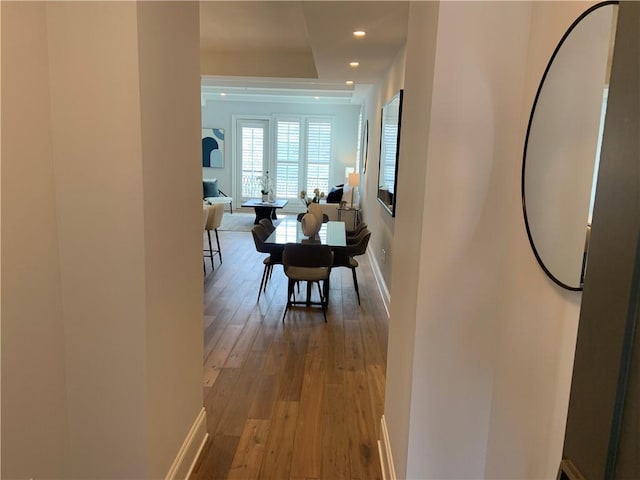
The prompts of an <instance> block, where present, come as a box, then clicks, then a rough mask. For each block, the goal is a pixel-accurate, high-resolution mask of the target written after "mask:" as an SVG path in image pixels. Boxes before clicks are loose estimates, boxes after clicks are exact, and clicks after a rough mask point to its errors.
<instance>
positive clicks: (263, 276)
mask: <svg viewBox="0 0 640 480" xmlns="http://www.w3.org/2000/svg"><path fill="white" fill-rule="evenodd" d="M268 268H269V265H265V266H264V270H263V271H262V280H260V288H259V289H258V300H257V301H258V302H259V301H260V294H261V293H262V287H263V285H265V284H266V278H267V269H268Z"/></svg>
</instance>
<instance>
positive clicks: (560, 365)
mask: <svg viewBox="0 0 640 480" xmlns="http://www.w3.org/2000/svg"><path fill="white" fill-rule="evenodd" d="M593 3H594V2H533V5H532V11H531V29H530V38H529V47H528V52H527V59H528V61H527V76H526V78H525V88H524V96H523V99H524V102H523V112H522V114H523V116H528V115H529V112H530V108H531V106H532V104H533V99H534V96H535V92H536V89H537V87H538V83H539V81H540V78H541V77H542V73H543V71H544V68H545V67H546V64H547V62H548V60H549V58H550V56H551V53H552V52H553V49H554V48H555V47H556V45H557V43H558V41H559V40H560V38H561V37H562V35H563V34H564V32H565V31H566V29H567V28H568V27H569V26H570V25H571V23H573V21H574V20H575V19H576V18H577V17H578V16H579V15H580V14H581V13H582V12H583V11H585V10H586V9H587V8H588V7H589V6H591V5H592V4H593ZM526 121H527V119H526V118H523V119H522V120H521V124H523V125H526ZM521 141H522V140H521ZM519 168H520V166H519V165H516V166H515V169H516V170H515V171H514V172H512V178H513V179H514V180H512V183H513V182H514V181H517V182H519V181H520V178H519V176H520V171H519ZM519 199H520V189H519V186H518V187H516V188H514V189H513V191H512V192H510V195H509V197H508V199H507V203H508V204H509V205H510V207H509V208H508V209H507V211H506V222H507V225H508V230H507V232H506V236H507V249H506V252H505V257H506V260H507V263H506V265H507V269H506V276H505V279H504V286H503V288H502V290H503V292H504V301H503V307H502V308H503V311H502V313H501V315H500V320H499V322H498V328H499V331H500V337H499V343H498V346H497V349H496V369H495V373H494V382H493V387H492V390H493V405H492V413H491V423H490V427H489V443H488V449H487V466H486V476H487V477H488V478H504V477H513V476H515V475H518V476H520V477H522V478H555V476H556V473H557V469H558V466H559V462H560V457H561V454H562V444H563V438H564V429H565V423H566V415H567V408H568V402H569V390H570V386H571V373H572V367H573V356H574V352H575V342H576V334H577V326H578V316H579V311H580V300H581V296H582V295H581V293H579V292H570V291H567V290H563V289H561V288H559V287H558V286H556V285H555V284H554V283H553V282H552V281H551V280H550V279H549V278H548V277H547V276H546V275H545V274H544V272H543V271H542V269H541V268H540V267H539V265H538V264H537V262H536V261H535V258H534V256H533V253H532V251H531V247H530V246H529V243H528V240H527V236H526V232H525V229H524V226H523V220H522V209H521V207H520V203H519Z"/></svg>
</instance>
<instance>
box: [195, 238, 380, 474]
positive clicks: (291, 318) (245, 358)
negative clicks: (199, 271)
mask: <svg viewBox="0 0 640 480" xmlns="http://www.w3.org/2000/svg"><path fill="white" fill-rule="evenodd" d="M219 233H220V243H221V247H222V257H223V261H224V263H223V264H222V265H219V262H218V261H217V259H216V263H215V266H216V268H215V271H214V272H213V273H211V265H210V263H208V264H207V275H206V277H205V279H204V289H205V290H204V292H205V295H204V301H205V305H204V319H205V322H204V330H205V334H204V344H205V349H204V359H203V360H204V372H203V395H204V404H205V408H206V410H207V422H208V425H207V428H208V432H209V436H210V439H209V442H208V443H207V445H206V446H205V451H204V452H203V455H202V457H201V459H200V461H199V463H198V465H197V466H196V468H195V470H194V472H193V475H192V478H194V479H202V480H204V479H207V480H210V479H226V478H229V479H277V480H284V479H295V480H298V479H306V480H310V479H332V480H335V479H362V480H365V479H366V480H372V479H379V478H382V474H381V472H380V464H379V460H378V447H377V439H378V438H379V424H380V417H381V416H382V413H383V405H384V385H385V365H386V355H387V331H388V329H387V316H386V312H385V309H384V305H383V303H382V300H381V299H380V295H379V293H378V289H377V287H376V283H375V279H374V277H373V273H372V271H371V267H370V265H369V261H368V259H367V257H366V255H363V256H360V257H358V262H359V263H360V266H359V267H358V271H357V273H358V283H359V286H360V298H361V306H358V301H357V297H356V293H355V290H354V287H353V280H352V277H351V271H350V270H349V269H347V268H337V269H335V270H334V271H333V272H332V274H331V291H330V305H329V308H328V312H327V317H328V322H327V323H325V322H324V321H323V318H322V311H321V310H320V309H319V308H306V309H305V308H296V309H293V310H290V311H289V312H288V313H287V318H286V319H285V322H284V323H283V322H282V313H283V311H284V305H285V301H286V278H285V276H284V273H283V272H282V268H281V267H280V266H276V267H275V269H274V272H273V277H272V278H271V281H270V282H269V285H268V287H267V291H266V293H263V295H262V296H261V298H260V302H257V301H256V299H257V296H258V286H259V285H260V278H261V275H262V269H263V264H262V259H263V258H264V254H259V253H257V252H256V250H255V247H254V245H253V239H252V237H251V234H250V233H248V232H232V231H220V232H219ZM207 261H208V259H207Z"/></svg>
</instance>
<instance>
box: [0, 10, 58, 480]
mask: <svg viewBox="0 0 640 480" xmlns="http://www.w3.org/2000/svg"><path fill="white" fill-rule="evenodd" d="M0 10H1V11H2V152H1V157H2V198H1V200H0V201H1V205H0V206H1V209H2V211H1V218H2V248H1V249H2V272H1V275H2V299H1V302H0V303H1V305H2V328H1V330H2V345H1V350H2V441H1V445H2V452H1V455H0V456H1V457H2V468H3V470H2V477H3V478H21V477H22V478H25V477H27V476H34V477H40V478H42V477H50V478H64V477H65V473H66V472H67V465H68V463H67V462H68V461H69V458H68V440H67V439H68V435H67V410H66V398H65V397H66V388H65V382H66V380H65V348H64V312H63V306H62V283H61V281H60V263H59V260H58V248H59V245H58V238H57V219H56V205H55V185H54V181H53V170H54V168H53V167H54V166H53V162H52V145H51V143H52V138H51V132H50V122H49V117H50V109H49V85H48V82H46V81H43V79H47V78H48V76H49V72H48V58H47V43H46V42H47V38H46V37H47V35H46V33H47V30H46V22H47V18H46V12H45V9H44V7H43V6H42V4H37V3H27V4H25V5H20V6H18V4H17V3H6V2H3V3H2V4H1V5H0ZM9 45H13V46H14V48H9ZM9 92H11V94H10V95H9V94H8V93H9ZM9 118H11V121H7V120H8V119H9ZM27 146H28V148H27ZM34 452H38V455H37V460H35V459H34Z"/></svg>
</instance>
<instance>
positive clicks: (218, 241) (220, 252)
mask: <svg viewBox="0 0 640 480" xmlns="http://www.w3.org/2000/svg"><path fill="white" fill-rule="evenodd" d="M216 242H217V243H218V256H219V257H220V263H222V250H220V237H218V229H217V228H216ZM211 257H212V258H211V261H213V255H212V256H211Z"/></svg>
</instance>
